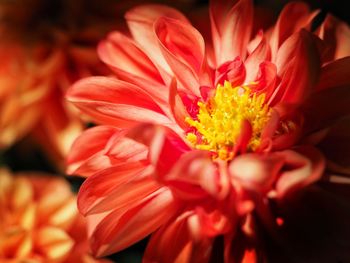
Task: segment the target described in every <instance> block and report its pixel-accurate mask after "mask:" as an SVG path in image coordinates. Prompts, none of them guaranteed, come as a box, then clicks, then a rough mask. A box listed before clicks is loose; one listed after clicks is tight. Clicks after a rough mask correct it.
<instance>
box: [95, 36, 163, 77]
mask: <svg viewBox="0 0 350 263" xmlns="http://www.w3.org/2000/svg"><path fill="white" fill-rule="evenodd" d="M97 51H98V54H99V57H100V58H101V60H102V61H103V62H104V63H106V64H107V65H109V66H110V67H111V68H112V70H114V71H115V72H116V73H117V75H118V76H120V77H123V75H125V73H128V74H132V75H136V76H139V77H142V78H145V79H149V80H152V81H155V82H159V83H163V80H162V78H161V76H160V73H159V71H158V70H157V68H156V67H155V65H154V64H153V62H152V61H151V60H150V59H149V57H148V56H147V55H146V54H145V53H144V52H143V51H142V50H141V49H140V48H139V47H138V46H137V45H136V44H135V43H134V41H132V40H131V39H130V38H128V37H126V36H124V35H123V34H122V33H120V32H112V33H110V34H109V35H108V37H107V39H106V40H104V41H102V42H100V44H99V46H98V49H97ZM119 73H120V74H119ZM122 79H123V78H122Z"/></svg>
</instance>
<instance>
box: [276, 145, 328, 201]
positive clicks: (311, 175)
mask: <svg viewBox="0 0 350 263" xmlns="http://www.w3.org/2000/svg"><path fill="white" fill-rule="evenodd" d="M281 154H282V156H284V157H285V164H284V165H285V166H287V167H289V170H286V171H283V170H282V174H281V175H280V177H279V179H278V181H277V182H276V191H277V196H278V198H282V197H284V196H285V195H286V194H287V193H289V192H291V191H295V190H297V189H299V188H300V187H305V186H307V185H309V184H311V183H313V182H315V181H317V180H318V179H320V177H321V176H322V174H323V171H324V168H325V160H324V157H323V156H322V154H321V153H320V152H319V151H318V150H317V149H316V148H313V147H311V146H304V147H298V148H296V149H295V151H290V150H287V151H283V152H281Z"/></svg>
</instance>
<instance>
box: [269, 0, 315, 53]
mask: <svg viewBox="0 0 350 263" xmlns="http://www.w3.org/2000/svg"><path fill="white" fill-rule="evenodd" d="M318 13H319V11H318V10H316V11H314V12H310V10H309V7H308V5H307V4H306V3H303V2H295V3H289V4H287V5H286V6H285V7H284V8H283V10H282V12H281V14H280V15H279V18H278V20H277V22H276V25H275V27H274V30H273V32H272V35H271V39H270V45H271V49H272V57H273V59H275V58H276V54H277V50H278V48H279V47H280V46H281V45H282V43H283V42H284V41H285V40H286V39H287V38H288V37H289V36H290V35H292V34H293V33H295V32H298V31H299V30H300V29H302V28H305V29H310V27H311V22H312V20H313V19H314V17H315V16H316V15H317V14H318ZM291 21H293V22H292V23H291Z"/></svg>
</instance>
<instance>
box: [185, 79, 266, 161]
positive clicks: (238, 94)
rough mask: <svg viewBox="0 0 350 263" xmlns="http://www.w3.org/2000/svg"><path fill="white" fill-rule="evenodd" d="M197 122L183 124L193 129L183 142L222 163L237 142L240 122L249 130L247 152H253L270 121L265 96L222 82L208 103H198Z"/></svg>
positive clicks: (230, 153) (191, 121)
mask: <svg viewBox="0 0 350 263" xmlns="http://www.w3.org/2000/svg"><path fill="white" fill-rule="evenodd" d="M198 107H199V113H198V115H197V119H196V120H194V119H192V118H189V117H187V118H186V120H185V121H186V122H187V123H188V124H189V125H190V126H191V127H194V128H195V129H196V131H195V132H190V133H188V134H187V139H188V141H189V142H190V143H192V144H193V146H194V147H195V148H197V149H201V150H208V151H211V152H213V153H215V154H216V156H217V157H219V158H220V159H224V160H229V159H232V158H233V156H232V155H233V154H232V148H233V146H234V145H235V144H236V142H237V138H238V136H239V135H240V132H241V125H242V122H243V121H244V120H247V121H249V123H250V124H251V127H252V136H251V139H250V141H249V143H248V150H250V151H254V150H256V149H257V148H258V146H259V145H260V141H261V138H260V137H261V132H262V130H263V128H264V127H265V125H266V123H267V122H268V120H269V118H270V108H269V107H268V105H267V104H265V94H260V95H257V94H256V93H252V91H251V90H250V88H249V87H248V86H238V87H232V86H231V83H230V82H228V81H225V83H224V86H222V85H220V84H219V85H218V86H217V88H216V92H215V95H214V96H213V97H212V98H210V99H209V100H208V102H206V103H204V102H198Z"/></svg>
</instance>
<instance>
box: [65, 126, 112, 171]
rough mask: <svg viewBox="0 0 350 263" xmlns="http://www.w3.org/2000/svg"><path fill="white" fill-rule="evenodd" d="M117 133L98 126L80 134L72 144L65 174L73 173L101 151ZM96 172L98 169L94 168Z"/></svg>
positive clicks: (107, 127) (110, 128)
mask: <svg viewBox="0 0 350 263" xmlns="http://www.w3.org/2000/svg"><path fill="white" fill-rule="evenodd" d="M117 132H118V129H117V128H115V127H110V126H98V127H94V128H91V129H88V130H87V131H85V132H84V133H83V134H81V135H80V136H79V137H78V138H77V139H76V140H75V142H74V143H73V145H72V149H71V151H70V153H69V155H68V158H67V165H68V168H67V173H68V174H73V173H75V171H76V170H77V169H78V167H80V166H81V165H82V164H83V163H84V162H86V161H87V160H88V159H90V158H91V157H93V156H94V155H96V154H98V153H100V152H101V151H103V149H104V147H105V146H106V144H107V142H108V141H109V140H110V138H111V137H112V136H113V135H114V134H115V133H117ZM102 166H103V165H102ZM94 170H95V169H94ZM96 170H98V168H96ZM80 175H82V174H80Z"/></svg>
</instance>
